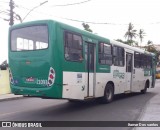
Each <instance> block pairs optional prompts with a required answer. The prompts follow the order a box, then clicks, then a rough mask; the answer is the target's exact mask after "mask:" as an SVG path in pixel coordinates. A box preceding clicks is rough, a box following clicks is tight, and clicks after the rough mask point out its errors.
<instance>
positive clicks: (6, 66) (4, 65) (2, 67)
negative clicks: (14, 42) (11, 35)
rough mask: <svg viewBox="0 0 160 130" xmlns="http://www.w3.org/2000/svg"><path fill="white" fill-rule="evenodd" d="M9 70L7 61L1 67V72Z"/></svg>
mask: <svg viewBox="0 0 160 130" xmlns="http://www.w3.org/2000/svg"><path fill="white" fill-rule="evenodd" d="M7 68H8V63H7V60H5V61H3V62H2V63H1V65H0V69H1V70H6V69H7Z"/></svg>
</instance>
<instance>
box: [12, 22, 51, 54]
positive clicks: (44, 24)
mask: <svg viewBox="0 0 160 130" xmlns="http://www.w3.org/2000/svg"><path fill="white" fill-rule="evenodd" d="M32 26H46V27H47V33H48V47H47V48H44V49H37V50H36V49H34V50H22V51H16V50H12V47H11V37H12V31H14V30H16V29H22V28H27V27H32ZM48 26H49V25H48V24H47V23H34V24H30V25H24V26H18V27H15V28H13V29H10V30H9V51H11V52H17V53H19V52H31V51H41V50H47V49H48V48H49V46H50V44H49V43H50V33H49V27H48Z"/></svg>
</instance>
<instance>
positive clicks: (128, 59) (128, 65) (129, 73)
mask: <svg viewBox="0 0 160 130" xmlns="http://www.w3.org/2000/svg"><path fill="white" fill-rule="evenodd" d="M132 72H133V54H131V53H126V87H125V91H130V90H131V87H132Z"/></svg>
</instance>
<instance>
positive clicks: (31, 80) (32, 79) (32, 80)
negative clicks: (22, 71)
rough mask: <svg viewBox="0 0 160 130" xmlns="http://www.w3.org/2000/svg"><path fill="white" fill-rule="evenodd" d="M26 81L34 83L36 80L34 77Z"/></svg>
mask: <svg viewBox="0 0 160 130" xmlns="http://www.w3.org/2000/svg"><path fill="white" fill-rule="evenodd" d="M26 81H27V82H34V81H35V79H34V78H33V77H29V78H26Z"/></svg>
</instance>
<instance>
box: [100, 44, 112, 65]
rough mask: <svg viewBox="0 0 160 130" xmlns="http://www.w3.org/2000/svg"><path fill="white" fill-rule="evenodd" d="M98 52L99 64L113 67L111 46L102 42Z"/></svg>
mask: <svg viewBox="0 0 160 130" xmlns="http://www.w3.org/2000/svg"><path fill="white" fill-rule="evenodd" d="M98 51H99V52H98V57H99V63H100V64H103V65H112V48H111V45H109V44H106V43H103V42H100V43H99V49H98Z"/></svg>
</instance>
